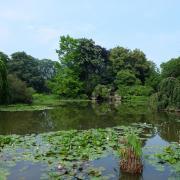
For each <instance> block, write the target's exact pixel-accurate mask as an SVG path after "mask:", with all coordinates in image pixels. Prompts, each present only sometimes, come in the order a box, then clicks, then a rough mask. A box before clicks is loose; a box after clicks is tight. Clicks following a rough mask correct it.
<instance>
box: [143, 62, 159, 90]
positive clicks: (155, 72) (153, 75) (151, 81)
mask: <svg viewBox="0 0 180 180" xmlns="http://www.w3.org/2000/svg"><path fill="white" fill-rule="evenodd" d="M149 65H150V75H149V77H148V78H146V81H145V85H146V86H150V87H152V88H153V90H154V91H155V92H157V90H158V86H159V83H160V81H161V75H160V72H159V69H158V68H157V67H156V64H155V63H154V62H152V61H149Z"/></svg>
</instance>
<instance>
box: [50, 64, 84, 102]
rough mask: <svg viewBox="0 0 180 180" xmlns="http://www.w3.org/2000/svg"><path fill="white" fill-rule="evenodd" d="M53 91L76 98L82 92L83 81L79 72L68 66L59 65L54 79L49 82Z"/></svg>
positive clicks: (62, 95)
mask: <svg viewBox="0 0 180 180" xmlns="http://www.w3.org/2000/svg"><path fill="white" fill-rule="evenodd" d="M48 86H49V88H50V89H52V92H53V93H55V94H58V95H60V96H61V97H66V98H76V97H77V96H78V95H80V94H81V92H82V82H80V80H79V77H78V76H77V74H75V73H74V71H73V70H71V69H69V68H67V67H63V66H61V67H59V71H58V73H57V75H56V76H55V77H54V79H53V80H51V81H49V82H48Z"/></svg>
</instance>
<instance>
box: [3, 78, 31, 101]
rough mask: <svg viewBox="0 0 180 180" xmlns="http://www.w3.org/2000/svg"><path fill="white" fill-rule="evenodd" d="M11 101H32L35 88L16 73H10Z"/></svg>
mask: <svg viewBox="0 0 180 180" xmlns="http://www.w3.org/2000/svg"><path fill="white" fill-rule="evenodd" d="M7 79H8V87H9V103H12V104H13V103H28V104H29V103H32V94H33V93H34V90H33V89H32V88H28V87H27V86H26V83H25V82H23V81H21V80H20V79H18V78H17V77H16V76H15V75H8V77H7Z"/></svg>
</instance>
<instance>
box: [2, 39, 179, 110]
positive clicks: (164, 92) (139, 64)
mask: <svg viewBox="0 0 180 180" xmlns="http://www.w3.org/2000/svg"><path fill="white" fill-rule="evenodd" d="M56 52H57V54H58V56H59V62H55V61H51V60H47V59H45V60H39V59H37V58H34V57H32V56H30V55H27V54H26V53H25V52H16V53H14V54H12V55H11V57H8V56H7V55H5V54H4V53H2V52H1V53H0V80H1V81H0V98H1V99H0V101H1V103H5V102H6V103H7V102H8V103H16V102H19V101H21V100H20V99H21V98H20V97H18V98H17V97H16V96H19V94H20V96H21V94H23V93H24V94H26V95H27V96H29V97H30V96H31V94H32V93H33V92H34V91H37V92H40V93H54V94H57V95H59V97H63V98H92V97H93V98H96V99H99V100H107V99H108V98H109V96H113V95H115V94H117V95H120V96H121V97H122V98H123V99H127V98H128V97H130V96H151V95H152V94H155V95H153V103H155V102H158V103H156V104H157V106H158V108H159V109H167V108H170V107H175V108H179V102H180V99H179V98H180V95H179V94H180V89H179V81H180V58H176V59H171V60H169V61H168V62H166V63H163V64H161V71H159V69H158V68H157V67H156V65H155V63H153V62H152V61H150V60H148V59H147V57H146V55H145V54H144V53H143V52H142V51H141V50H139V49H135V50H130V49H127V48H124V47H120V46H118V47H115V48H112V49H109V50H107V49H105V48H104V47H101V46H100V45H96V44H95V42H94V41H93V40H92V39H86V38H81V39H75V38H72V37H70V36H62V37H60V41H59V49H58V50H57V51H56ZM18 84H19V85H18ZM20 86H22V87H23V88H19V87H20ZM167 87H168V88H167ZM18 88H19V89H18ZM165 88H166V89H165ZM20 89H24V90H23V91H24V92H23V93H22V92H21V93H19V91H20ZM172 89H173V90H172ZM155 97H156V98H155ZM25 99H26V98H25ZM27 99H28V98H27ZM29 99H30V101H29V102H31V98H29ZM21 102H23V100H22V101H21ZM24 102H28V101H26V100H25V101H24Z"/></svg>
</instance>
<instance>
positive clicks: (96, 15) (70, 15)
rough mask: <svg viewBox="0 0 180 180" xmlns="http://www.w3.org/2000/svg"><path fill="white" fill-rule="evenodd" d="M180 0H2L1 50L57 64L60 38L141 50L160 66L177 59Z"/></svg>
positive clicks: (179, 51)
mask: <svg viewBox="0 0 180 180" xmlns="http://www.w3.org/2000/svg"><path fill="white" fill-rule="evenodd" d="M179 9H180V0H0V51H3V52H5V53H7V54H8V55H10V54H11V53H13V52H16V51H25V52H27V53H28V54H30V55H32V56H34V57H37V58H40V59H42V58H51V59H53V60H57V59H58V57H57V54H56V53H55V49H57V48H58V41H59V37H60V36H61V35H67V34H69V35H71V36H73V37H87V38H92V39H93V40H94V41H95V42H96V43H97V44H100V45H102V46H103V47H106V48H113V47H115V46H117V45H119V46H124V47H127V48H130V49H134V48H139V49H141V50H142V51H144V52H145V54H146V55H147V57H148V59H150V60H153V61H154V62H155V63H157V64H158V65H159V64H160V63H161V62H163V61H167V60H168V59H170V58H172V57H177V56H179V55H180V20H179V18H180V11H179Z"/></svg>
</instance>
